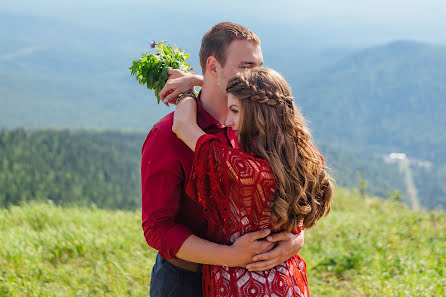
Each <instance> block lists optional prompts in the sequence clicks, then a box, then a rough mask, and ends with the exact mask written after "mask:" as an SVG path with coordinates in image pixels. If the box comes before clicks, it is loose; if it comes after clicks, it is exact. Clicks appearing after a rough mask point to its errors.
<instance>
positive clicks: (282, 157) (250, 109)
mask: <svg viewBox="0 0 446 297" xmlns="http://www.w3.org/2000/svg"><path fill="white" fill-rule="evenodd" d="M226 91H227V92H228V93H230V94H233V95H234V96H235V97H237V98H239V99H240V104H241V111H240V112H241V114H240V115H241V120H240V124H239V129H238V130H239V142H240V147H241V149H242V150H243V151H245V152H248V153H253V154H254V155H256V156H259V157H261V158H264V159H265V160H267V161H268V163H269V165H270V166H271V168H272V170H273V172H274V174H275V176H276V179H277V182H278V188H277V190H276V197H275V199H274V204H273V208H272V221H273V226H274V227H275V228H279V227H282V226H286V229H287V230H288V231H289V232H290V231H293V230H296V229H297V227H298V226H299V225H300V224H301V222H302V220H303V225H304V227H305V228H310V227H312V226H313V225H314V224H315V222H316V221H317V220H318V219H320V218H321V217H322V216H323V215H324V214H328V212H329V211H330V202H331V197H332V194H333V187H334V186H333V182H334V181H333V179H332V178H331V177H330V175H329V174H328V173H327V172H326V170H325V164H324V161H323V159H322V158H321V156H320V155H319V154H318V152H317V150H316V149H315V148H314V146H313V145H312V143H311V141H310V139H311V134H310V132H309V130H308V128H307V126H306V123H305V119H304V118H303V116H302V114H301V113H300V111H299V110H298V109H297V108H296V106H295V105H294V100H293V97H292V96H291V91H290V88H289V86H288V84H287V82H286V81H285V79H284V78H283V77H282V76H281V75H280V74H279V73H277V72H276V71H274V70H272V69H269V68H255V69H251V70H247V71H244V72H241V73H238V74H237V75H236V76H235V77H233V78H231V79H230V80H229V82H228V86H227V88H226Z"/></svg>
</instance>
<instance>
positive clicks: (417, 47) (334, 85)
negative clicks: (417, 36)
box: [294, 41, 446, 164]
mask: <svg viewBox="0 0 446 297" xmlns="http://www.w3.org/2000/svg"><path fill="white" fill-rule="evenodd" d="M294 87H295V90H296V91H295V93H296V95H298V96H299V97H300V99H298V105H300V106H302V109H303V112H304V114H305V115H307V117H308V118H309V119H310V120H311V124H312V127H313V130H314V131H315V135H316V136H317V138H318V139H322V140H324V141H326V142H334V143H336V144H342V145H344V146H353V147H355V148H357V149H369V150H370V149H374V150H378V151H383V152H386V153H387V152H391V151H397V152H405V153H407V154H408V155H409V156H411V157H414V158H419V159H425V160H428V161H431V162H434V163H440V164H446V150H445V147H446V134H445V133H444V131H445V129H446V117H444V115H443V113H444V110H446V101H445V100H444V98H445V97H446V47H444V46H435V45H430V44H423V43H417V42H411V41H398V42H393V43H390V44H386V45H383V46H378V47H373V48H369V49H365V50H362V51H359V52H356V53H353V54H351V55H348V56H347V57H345V58H343V59H341V60H340V61H338V62H337V63H335V64H334V65H333V66H331V67H328V68H326V69H323V70H322V71H320V72H318V73H315V74H313V75H312V76H310V77H309V78H308V79H307V80H306V81H302V82H301V83H300V84H298V83H296V84H295V85H294Z"/></svg>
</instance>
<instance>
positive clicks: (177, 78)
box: [159, 69, 203, 106]
mask: <svg viewBox="0 0 446 297" xmlns="http://www.w3.org/2000/svg"><path fill="white" fill-rule="evenodd" d="M202 84H203V77H202V76H200V75H197V74H194V73H184V72H182V71H180V70H178V69H171V70H169V79H168V80H167V82H166V84H165V85H164V88H163V89H162V90H161V91H160V93H159V96H160V99H161V101H163V103H164V104H165V105H167V106H169V103H170V104H176V99H177V98H178V96H179V95H180V94H182V93H186V92H187V91H191V90H193V89H194V86H201V85H202Z"/></svg>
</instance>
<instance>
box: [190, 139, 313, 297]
mask: <svg viewBox="0 0 446 297" xmlns="http://www.w3.org/2000/svg"><path fill="white" fill-rule="evenodd" d="M276 186H277V184H276V180H275V177H274V173H273V171H272V169H271V167H270V166H269V165H268V162H266V161H265V160H263V159H260V158H255V157H254V156H251V155H248V154H246V153H243V152H241V151H239V150H237V149H234V148H231V147H228V146H226V145H224V144H222V143H220V142H219V141H218V140H217V138H216V137H215V136H212V135H208V134H205V135H203V136H201V137H200V139H199V140H198V142H197V145H196V149H195V154H194V161H193V168H192V172H191V177H190V180H189V182H188V184H187V187H186V191H187V193H188V194H189V196H191V197H192V198H193V199H196V200H197V201H198V202H199V203H201V204H202V205H203V208H204V211H205V215H206V219H207V221H208V230H207V238H208V239H209V240H211V241H214V242H218V243H222V244H227V245H230V244H232V243H233V242H234V241H235V240H236V239H237V238H239V237H240V236H242V235H243V234H245V233H248V232H252V231H256V230H259V229H263V228H272V224H271V207H272V202H273V197H274V191H275V189H276ZM274 231H281V230H274ZM299 232H300V230H299ZM215 256H216V257H218V255H215ZM203 294H204V296H205V297H210V296H243V297H245V296H259V297H260V296H261V297H265V296H277V297H282V296H299V297H303V296H309V291H308V281H307V275H306V264H305V262H304V260H303V259H302V258H301V257H300V256H299V255H296V256H294V257H292V258H291V259H289V260H288V261H286V262H284V263H282V264H280V265H278V266H276V267H274V268H272V269H270V270H267V271H261V272H250V271H248V270H246V269H244V268H240V267H226V266H214V265H203Z"/></svg>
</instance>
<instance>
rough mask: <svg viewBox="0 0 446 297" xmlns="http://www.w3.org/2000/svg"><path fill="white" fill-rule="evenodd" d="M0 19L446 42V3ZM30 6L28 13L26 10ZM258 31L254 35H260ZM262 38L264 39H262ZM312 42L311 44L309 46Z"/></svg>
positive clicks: (59, 11)
mask: <svg viewBox="0 0 446 297" xmlns="http://www.w3.org/2000/svg"><path fill="white" fill-rule="evenodd" d="M2 2H4V3H2V5H1V6H0V13H1V12H3V13H12V14H15V15H26V16H43V17H51V18H54V19H59V20H63V21H67V22H71V23H73V24H77V25H80V26H85V27H91V28H96V29H103V30H110V29H113V30H115V31H116V33H121V34H132V33H134V32H141V29H142V28H144V27H146V28H147V30H148V31H155V32H160V33H162V34H167V33H168V32H170V31H177V32H182V31H184V32H182V34H183V35H186V36H188V34H191V37H192V36H195V35H196V34H197V31H199V32H200V34H199V35H202V33H204V31H206V29H207V28H209V27H211V26H212V25H213V24H215V23H218V22H220V21H227V20H230V21H235V22H238V23H240V24H242V25H245V26H247V27H249V28H251V29H253V30H254V31H256V32H265V33H264V34H279V35H278V36H280V37H281V38H282V39H283V38H287V36H290V34H294V35H295V36H297V37H298V38H302V39H303V40H306V41H307V40H308V42H314V44H315V45H326V46H342V45H347V46H359V47H361V46H367V45H373V44H378V43H385V42H389V41H392V40H396V39H413V40H418V41H424V42H431V43H441V44H446V33H445V32H446V17H445V16H446V1H444V0H425V1H414V0H374V1H371V0H366V1H365V0H356V1H353V0H337V1H326V0H325V1H322V0H312V1H300V0H275V1H265V0H243V1H240V0H238V1H234V0H228V1H219V2H212V1H204V0H196V1H177V0H170V1H152V0H150V1H148V0H107V1H105V0H96V1H91V0H64V1H63V0H59V1H56V0H39V1H35V0H15V1H12V0H7V1H4V0H2ZM24 7H26V10H25V9H23V8H24ZM256 29H257V30H256ZM259 35H261V34H259ZM310 40H311V41H310Z"/></svg>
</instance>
